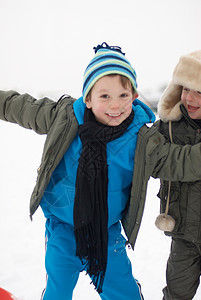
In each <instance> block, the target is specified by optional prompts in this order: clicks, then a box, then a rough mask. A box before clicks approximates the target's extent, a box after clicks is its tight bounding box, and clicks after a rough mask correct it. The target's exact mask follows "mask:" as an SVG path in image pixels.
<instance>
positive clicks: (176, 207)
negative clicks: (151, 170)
mask: <svg viewBox="0 0 201 300" xmlns="http://www.w3.org/2000/svg"><path fill="white" fill-rule="evenodd" d="M157 196H158V197H159V198H160V200H161V202H160V213H164V212H165V210H166V205H167V199H168V182H167V181H165V182H162V183H161V186H160V190H159V193H158V195H157ZM168 215H170V216H171V217H172V218H173V219H174V220H175V222H176V224H175V228H174V230H173V232H172V233H174V232H178V231H179V232H180V233H182V232H183V230H184V228H183V224H182V223H183V220H182V219H183V218H182V213H181V203H180V186H179V183H175V182H172V183H171V189H170V199H169V209H168Z"/></svg>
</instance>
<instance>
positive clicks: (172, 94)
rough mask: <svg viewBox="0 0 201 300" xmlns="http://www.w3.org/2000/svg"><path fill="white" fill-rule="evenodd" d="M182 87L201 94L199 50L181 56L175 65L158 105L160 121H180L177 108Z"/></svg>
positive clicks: (200, 51)
mask: <svg viewBox="0 0 201 300" xmlns="http://www.w3.org/2000/svg"><path fill="white" fill-rule="evenodd" d="M183 86H184V87H186V88H188V89H192V90H195V91H200V92H201V50H199V51H195V52H192V53H190V54H187V55H183V56H181V58H180V60H179V62H178V64H177V65H176V67H175V69H174V72H173V76H172V81H171V82H170V83H169V85H168V86H167V88H166V90H165V91H164V93H163V95H162V97H161V99H160V100H159V103H158V113H159V117H160V119H161V120H162V121H164V122H168V121H178V120H180V119H181V111H180V108H179V106H180V104H181V92H182V87H183Z"/></svg>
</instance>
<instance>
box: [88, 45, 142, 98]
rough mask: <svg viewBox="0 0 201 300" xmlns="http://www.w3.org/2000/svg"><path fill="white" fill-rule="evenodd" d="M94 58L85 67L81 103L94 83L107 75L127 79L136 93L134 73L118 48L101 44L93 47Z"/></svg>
mask: <svg viewBox="0 0 201 300" xmlns="http://www.w3.org/2000/svg"><path fill="white" fill-rule="evenodd" d="M94 50H95V56H94V58H93V59H92V61H91V62H90V63H89V65H88V66H87V68H86V70H85V73H84V84H83V90H82V95H83V101H84V102H85V100H86V97H87V95H88V93H89V91H90V90H91V88H92V87H93V85H94V84H95V83H96V81H97V80H98V79H100V78H101V77H103V76H106V75H109V74H119V75H123V76H125V77H127V78H128V79H129V80H130V82H131V84H132V86H133V88H134V90H135V91H137V82H136V73H135V70H134V69H133V67H132V66H131V64H130V63H129V61H128V60H127V59H126V57H125V53H123V52H122V51H121V48H120V47H118V46H111V47H110V46H108V44H106V43H102V44H101V45H98V46H97V47H94Z"/></svg>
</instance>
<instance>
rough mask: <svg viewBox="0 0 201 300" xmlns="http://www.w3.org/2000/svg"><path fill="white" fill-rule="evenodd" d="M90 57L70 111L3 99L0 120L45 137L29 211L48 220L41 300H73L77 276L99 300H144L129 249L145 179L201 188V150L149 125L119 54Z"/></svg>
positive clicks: (65, 105) (24, 98)
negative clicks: (87, 280)
mask: <svg viewBox="0 0 201 300" xmlns="http://www.w3.org/2000/svg"><path fill="white" fill-rule="evenodd" d="M95 52H96V54H95V56H94V58H93V59H92V61H91V62H90V63H89V65H88V66H87V69H86V71H85V75H84V84H83V95H82V97H80V98H79V99H78V100H76V101H75V99H73V98H72V97H70V96H64V97H61V99H60V100H59V101H58V102H54V101H52V100H50V99H48V98H44V99H40V100H36V99H34V98H33V97H31V96H30V95H28V94H23V95H20V94H19V93H17V92H14V91H7V92H4V91H0V118H1V119H2V120H5V121H9V122H13V123H17V124H19V125H21V126H23V127H25V128H28V129H32V130H35V131H36V132H37V133H39V134H47V138H46V142H45V145H44V151H43V156H42V160H41V165H40V168H39V169H38V177H37V182H36V186H35V188H34V191H33V193H32V196H31V201H30V215H31V218H32V216H33V214H34V213H35V211H36V210H37V208H38V207H39V206H41V208H42V210H43V212H44V215H45V217H46V219H47V221H46V237H47V245H46V271H47V287H46V289H45V290H44V293H43V296H42V299H44V300H55V299H59V300H71V299H72V295H73V290H74V287H75V285H76V283H77V281H78V277H79V273H80V272H81V271H83V270H85V271H86V272H87V273H88V275H89V276H90V277H91V279H92V282H93V284H94V286H95V288H96V290H97V291H98V293H99V295H100V298H101V299H103V300H106V299H107V300H123V299H126V300H133V299H135V300H140V299H143V296H142V294H141V291H140V286H139V284H138V282H137V281H136V280H135V278H134V277H133V274H132V268H131V263H130V261H129V259H128V256H127V253H126V244H128V243H129V244H130V245H131V246H132V248H134V244H135V241H136V237H137V233H138V230H139V227H140V223H141V219H142V214H143V209H144V202H145V195H146V187H147V182H148V179H149V177H150V175H152V176H154V177H160V178H162V179H164V180H169V179H170V178H171V179H173V180H181V181H188V180H190V179H191V180H193V181H196V180H200V179H201V159H200V157H201V146H200V144H199V145H194V146H190V145H186V146H184V147H183V146H181V145H175V144H171V143H169V142H166V141H165V138H164V137H163V135H162V134H160V133H159V132H158V128H157V127H156V126H153V127H151V128H149V127H147V126H146V125H145V124H146V123H149V122H153V121H154V119H155V118H154V114H153V113H152V111H151V110H150V109H149V108H148V107H147V106H146V105H145V104H143V103H142V102H141V101H139V100H138V99H136V98H137V96H138V93H137V83H136V73H135V70H134V69H133V67H132V66H131V64H130V63H129V62H128V60H127V59H126V57H125V55H124V54H123V53H122V52H121V48H119V47H110V46H108V45H107V44H105V43H103V44H102V45H99V46H97V47H96V48H95ZM184 161H185V168H184V169H183V170H182V172H181V169H180V168H177V166H179V164H183V162H184ZM197 167H198V170H197ZM121 224H122V225H123V228H124V231H125V234H126V239H125V237H123V236H122V234H121Z"/></svg>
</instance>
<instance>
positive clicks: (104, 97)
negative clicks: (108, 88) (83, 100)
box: [100, 94, 109, 99]
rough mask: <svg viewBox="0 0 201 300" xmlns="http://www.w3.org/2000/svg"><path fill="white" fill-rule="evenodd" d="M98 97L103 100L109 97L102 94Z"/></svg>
mask: <svg viewBox="0 0 201 300" xmlns="http://www.w3.org/2000/svg"><path fill="white" fill-rule="evenodd" d="M100 97H101V98H103V99H108V98H109V96H108V95H107V94H103V95H101V96H100Z"/></svg>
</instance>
